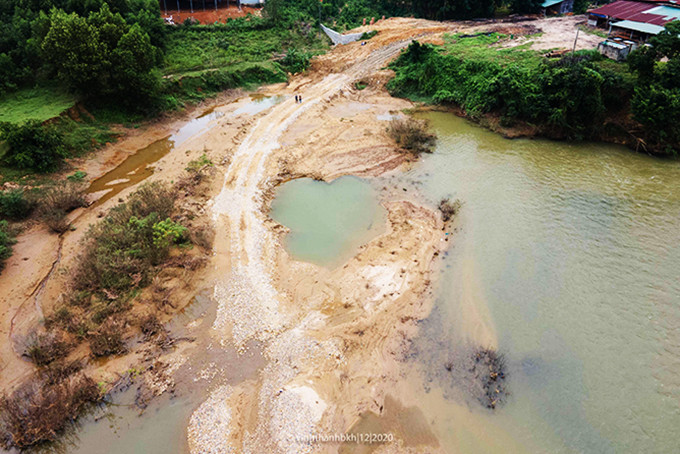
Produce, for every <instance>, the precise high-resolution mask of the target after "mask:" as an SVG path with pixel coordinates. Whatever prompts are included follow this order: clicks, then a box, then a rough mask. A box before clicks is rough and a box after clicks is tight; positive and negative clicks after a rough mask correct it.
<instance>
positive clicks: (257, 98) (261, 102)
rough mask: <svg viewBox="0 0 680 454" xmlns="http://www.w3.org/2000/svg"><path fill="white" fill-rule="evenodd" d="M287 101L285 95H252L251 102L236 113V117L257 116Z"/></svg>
mask: <svg viewBox="0 0 680 454" xmlns="http://www.w3.org/2000/svg"><path fill="white" fill-rule="evenodd" d="M286 99H287V97H286V96H284V95H277V96H265V95H262V94H259V93H254V94H252V95H250V102H249V103H248V104H246V105H245V106H243V107H239V108H238V109H236V110H235V111H234V115H241V114H248V115H256V114H259V113H260V112H262V111H265V110H267V109H269V108H270V107H274V106H275V105H277V104H280V103H282V102H283V101H285V100H286Z"/></svg>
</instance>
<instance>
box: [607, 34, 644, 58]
mask: <svg viewBox="0 0 680 454" xmlns="http://www.w3.org/2000/svg"><path fill="white" fill-rule="evenodd" d="M637 48H638V44H637V43H636V42H635V41H630V40H624V39H621V38H612V39H607V40H605V41H602V42H601V43H600V44H598V45H597V50H598V51H599V52H600V53H601V54H602V55H604V56H605V57H607V58H611V59H612V60H616V61H624V60H625V59H626V58H628V54H630V53H631V52H632V51H634V50H635V49H637Z"/></svg>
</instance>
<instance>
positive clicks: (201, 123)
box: [87, 109, 224, 207]
mask: <svg viewBox="0 0 680 454" xmlns="http://www.w3.org/2000/svg"><path fill="white" fill-rule="evenodd" d="M222 115H224V114H223V113H222V112H215V111H214V109H210V110H208V111H206V112H204V113H203V114H202V115H201V116H200V117H198V118H195V119H193V120H191V121H189V122H188V123H187V124H185V125H184V126H182V127H181V128H180V129H179V130H178V131H177V132H176V133H175V134H172V135H170V136H168V137H165V138H164V139H160V140H157V141H155V142H153V143H152V144H150V145H148V146H146V147H144V148H140V149H139V150H137V151H136V152H135V153H134V154H133V155H131V156H129V157H128V158H127V159H125V161H123V162H122V163H121V164H120V165H119V166H118V167H116V168H115V169H113V170H111V171H109V172H108V173H106V174H104V175H103V176H101V177H100V178H97V179H96V180H94V181H93V182H92V183H91V184H90V187H89V188H88V189H87V193H88V194H94V193H97V192H102V191H107V192H106V193H105V194H104V195H103V196H102V197H100V198H99V199H98V200H97V201H96V202H95V203H94V204H93V205H92V207H97V206H99V205H101V204H102V203H104V202H106V201H107V200H109V199H111V198H113V197H115V196H116V195H117V194H119V193H120V192H121V191H122V190H124V189H125V188H128V187H130V186H133V185H135V184H137V183H139V182H141V181H143V180H145V179H147V178H148V177H150V176H151V175H153V173H154V168H153V166H152V164H154V163H155V162H157V161H158V160H159V159H161V158H162V157H163V156H165V155H166V154H168V153H169V152H170V151H172V150H173V149H174V148H175V147H177V146H179V145H181V144H183V143H184V142H186V141H187V140H189V139H190V138H192V137H196V136H198V135H200V134H203V133H204V132H206V131H207V130H208V129H210V126H209V125H210V123H211V122H212V121H213V120H216V119H217V118H219V117H221V116H222Z"/></svg>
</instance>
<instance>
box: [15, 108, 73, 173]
mask: <svg viewBox="0 0 680 454" xmlns="http://www.w3.org/2000/svg"><path fill="white" fill-rule="evenodd" d="M3 139H4V140H5V141H6V142H7V145H8V146H9V150H8V151H7V153H6V154H5V156H4V158H3V159H4V161H5V162H6V163H7V164H8V165H9V166H11V167H16V168H19V169H33V170H36V171H38V172H47V171H50V170H54V169H55V168H57V167H58V166H59V164H61V162H62V161H63V159H64V158H65V157H66V149H65V147H64V138H63V136H62V135H61V134H60V133H59V132H57V130H56V129H55V128H54V127H51V126H43V125H42V124H41V123H40V122H39V121H36V120H31V121H28V122H26V123H23V124H21V125H18V126H17V125H10V126H7V127H5V130H4V132H3Z"/></svg>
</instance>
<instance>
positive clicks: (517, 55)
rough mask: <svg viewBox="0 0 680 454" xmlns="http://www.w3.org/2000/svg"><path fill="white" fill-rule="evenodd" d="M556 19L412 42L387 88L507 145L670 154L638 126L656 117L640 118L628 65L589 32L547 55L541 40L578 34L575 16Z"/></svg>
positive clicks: (549, 42) (639, 98) (636, 84)
mask: <svg viewBox="0 0 680 454" xmlns="http://www.w3.org/2000/svg"><path fill="white" fill-rule="evenodd" d="M563 21H564V23H560V22H558V20H557V19H553V20H552V22H549V21H548V20H545V21H536V22H533V23H532V22H525V23H518V24H513V27H508V26H505V27H503V26H498V25H496V26H486V27H479V28H477V29H476V30H475V31H476V33H465V34H464V33H455V34H449V35H445V36H444V39H443V40H442V41H440V42H436V43H434V44H423V43H414V44H413V45H412V46H410V47H409V49H408V51H407V52H405V53H403V54H402V55H401V56H400V57H399V58H398V59H397V60H396V61H394V62H393V63H392V64H391V65H390V68H391V69H393V70H394V71H395V73H396V74H395V78H394V79H392V80H391V81H390V82H389V84H388V88H389V91H390V93H391V94H393V95H394V96H401V97H406V98H409V99H412V100H414V101H417V102H424V103H425V104H429V105H435V106H438V107H436V108H439V109H450V111H453V112H454V113H456V114H457V115H462V116H465V117H466V118H469V119H472V120H473V121H476V122H477V123H479V124H480V125H482V126H484V127H487V128H489V129H491V130H493V131H495V132H499V133H501V134H503V135H504V136H505V137H508V138H515V137H544V138H549V139H554V140H567V141H582V140H592V141H601V142H609V143H616V144H622V145H626V146H628V147H629V148H631V149H633V150H636V151H641V152H647V153H650V154H657V155H674V154H675V153H676V151H674V150H676V149H677V147H676V146H675V144H674V142H673V140H674V139H673V138H672V136H671V135H668V134H667V135H666V136H665V137H666V138H665V139H659V137H661V136H664V134H665V133H663V132H658V133H654V134H652V133H651V132H650V130H649V124H647V123H649V122H650V121H657V122H658V121H660V119H659V118H656V117H655V116H654V115H655V114H653V113H650V112H648V110H649V108H650V107H649V106H651V105H652V104H653V103H654V102H656V101H653V100H651V99H647V100H646V98H643V97H644V96H646V95H643V94H641V93H642V92H641V90H640V87H641V86H644V84H645V81H644V80H643V78H642V76H638V73H637V72H636V69H635V68H637V67H636V66H632V67H630V68H629V65H628V64H627V63H619V62H614V61H612V60H609V59H606V58H604V57H602V56H601V55H600V54H599V53H598V52H597V51H596V49H595V47H596V44H597V42H598V40H600V39H601V38H600V37H599V36H596V35H588V34H586V35H585V39H583V38H581V39H580V41H581V43H580V44H581V45H580V46H577V51H576V52H567V51H566V49H558V51H555V50H554V47H555V46H556V45H557V42H556V41H555V40H554V39H552V38H551V37H550V36H549V35H550V34H552V33H555V31H556V30H568V29H569V28H570V27H571V28H572V29H573V30H574V34H576V30H577V28H579V29H580V28H582V27H583V26H582V22H583V17H580V18H579V17H572V18H568V19H564V20H563ZM567 21H570V22H568V23H567ZM567 24H568V25H567ZM537 25H541V26H542V27H544V28H539V27H538V26H537ZM541 30H545V32H546V33H541ZM565 33H566V31H565ZM591 38H592V39H591ZM576 43H579V42H578V41H577V42H576ZM563 45H564V43H563ZM546 46H548V47H546ZM569 48H571V46H569ZM644 106H647V107H644ZM666 107H667V106H666ZM666 107H663V106H658V109H660V110H659V111H663V109H664V108H666ZM645 109H647V110H645ZM643 112H647V113H645V114H643ZM647 114H649V115H647ZM669 118H670V117H669ZM645 122H647V123H645ZM645 124H646V126H645Z"/></svg>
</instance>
